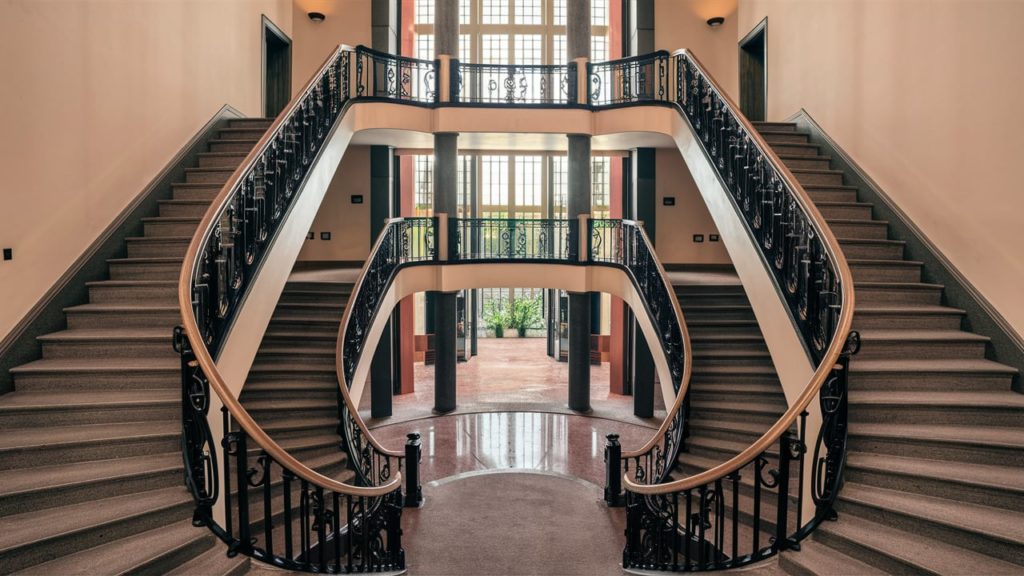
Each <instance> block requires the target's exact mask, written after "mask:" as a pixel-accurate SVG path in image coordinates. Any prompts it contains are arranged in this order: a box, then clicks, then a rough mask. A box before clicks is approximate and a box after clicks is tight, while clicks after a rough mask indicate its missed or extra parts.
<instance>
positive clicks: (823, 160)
mask: <svg viewBox="0 0 1024 576" xmlns="http://www.w3.org/2000/svg"><path fill="white" fill-rule="evenodd" d="M778 156H779V159H780V160H782V162H783V164H785V165H786V167H787V168H789V169H790V170H793V169H797V170H799V169H805V170H828V169H829V166H830V165H831V163H832V157H831V156H810V155H807V154H779V155H778Z"/></svg>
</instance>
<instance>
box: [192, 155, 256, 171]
mask: <svg viewBox="0 0 1024 576" xmlns="http://www.w3.org/2000/svg"><path fill="white" fill-rule="evenodd" d="M247 154H248V153H247V152H200V153H199V167H200V168H231V169H232V170H234V169H236V168H238V165H239V164H241V163H242V160H245V156H246V155H247Z"/></svg>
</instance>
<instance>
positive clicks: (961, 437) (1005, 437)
mask: <svg viewBox="0 0 1024 576" xmlns="http://www.w3.org/2000/svg"><path fill="white" fill-rule="evenodd" d="M850 434H851V435H853V436H885V437H890V438H906V439H911V440H926V441H927V440H938V441H943V442H953V443H960V444H971V445H978V444H982V445H987V446H1001V447H1007V448H1016V449H1024V430H1022V429H1019V428H1007V427H999V426H950V425H941V424H904V423H900V424H888V423H881V424H879V423H857V425H856V426H851V427H850Z"/></svg>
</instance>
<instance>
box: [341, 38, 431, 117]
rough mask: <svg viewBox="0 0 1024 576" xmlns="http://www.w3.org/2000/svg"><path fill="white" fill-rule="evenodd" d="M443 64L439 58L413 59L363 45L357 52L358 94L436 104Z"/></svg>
mask: <svg viewBox="0 0 1024 576" xmlns="http://www.w3.org/2000/svg"><path fill="white" fill-rule="evenodd" d="M439 67H440V64H439V63H438V61H437V60H421V59H419V58H409V57H408V56H398V55H396V54H389V53H387V52H380V51H377V50H373V49H372V48H367V47H365V46H359V47H357V48H356V51H355V69H356V90H355V92H356V93H355V97H356V98H361V99H374V98H379V99H385V100H397V101H400V102H405V103H416V104H434V103H436V102H437V100H438V96H439V94H440V93H439V91H438V82H439V76H438V73H437V71H438V69H439Z"/></svg>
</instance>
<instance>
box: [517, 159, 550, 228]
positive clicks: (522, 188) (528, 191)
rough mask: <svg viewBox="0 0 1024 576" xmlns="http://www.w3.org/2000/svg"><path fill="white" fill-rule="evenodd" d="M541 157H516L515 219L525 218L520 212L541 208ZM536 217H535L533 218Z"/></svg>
mask: <svg viewBox="0 0 1024 576" xmlns="http://www.w3.org/2000/svg"><path fill="white" fill-rule="evenodd" d="M542 159H543V158H542V157H541V156H516V157H515V161H516V168H515V169H516V217H517V218H523V217H526V215H525V214H521V213H520V210H521V209H523V211H524V212H529V211H530V210H529V209H530V208H540V206H541V184H542V180H541V173H540V165H541V160H542ZM534 217H536V216H534Z"/></svg>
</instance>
